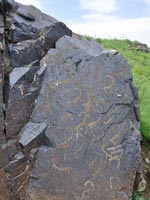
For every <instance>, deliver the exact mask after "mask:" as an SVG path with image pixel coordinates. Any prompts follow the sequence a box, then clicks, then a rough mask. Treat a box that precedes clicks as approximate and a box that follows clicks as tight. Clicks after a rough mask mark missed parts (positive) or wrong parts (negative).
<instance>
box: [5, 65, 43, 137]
mask: <svg viewBox="0 0 150 200" xmlns="http://www.w3.org/2000/svg"><path fill="white" fill-rule="evenodd" d="M45 69H46V68H45V67H39V66H34V67H19V68H15V69H14V70H13V71H12V72H11V73H10V75H9V80H10V90H9V94H8V96H9V101H8V105H7V107H6V116H5V118H6V119H5V124H6V129H7V131H6V135H7V138H16V137H17V135H18V134H19V132H20V131H21V129H22V128H23V126H24V125H25V123H27V122H28V121H29V120H30V115H31V113H32V110H33V108H34V104H35V101H36V98H37V96H38V94H39V91H40V88H41V85H42V80H43V77H44V72H45Z"/></svg>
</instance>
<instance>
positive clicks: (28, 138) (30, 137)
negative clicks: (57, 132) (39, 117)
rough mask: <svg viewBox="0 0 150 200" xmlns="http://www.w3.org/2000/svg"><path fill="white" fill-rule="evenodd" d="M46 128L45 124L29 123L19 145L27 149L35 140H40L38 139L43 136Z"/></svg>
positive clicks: (22, 132)
mask: <svg viewBox="0 0 150 200" xmlns="http://www.w3.org/2000/svg"><path fill="white" fill-rule="evenodd" d="M45 128H46V124H45V123H32V122H29V123H28V124H27V125H26V126H25V127H24V128H23V130H22V131H21V133H20V140H19V143H20V144H21V145H22V146H23V147H27V146H28V145H29V144H31V143H32V142H33V141H34V140H36V139H38V137H39V136H40V135H41V134H43V132H44V130H45Z"/></svg>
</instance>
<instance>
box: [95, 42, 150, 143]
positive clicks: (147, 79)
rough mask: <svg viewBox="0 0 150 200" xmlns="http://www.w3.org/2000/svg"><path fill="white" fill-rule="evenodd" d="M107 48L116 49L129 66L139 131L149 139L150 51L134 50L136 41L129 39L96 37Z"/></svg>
mask: <svg viewBox="0 0 150 200" xmlns="http://www.w3.org/2000/svg"><path fill="white" fill-rule="evenodd" d="M97 42H99V43H100V44H102V45H103V46H104V47H105V48H108V49H117V50H118V51H119V53H120V54H122V55H123V56H124V57H125V58H126V59H127V61H128V63H129V65H130V66H131V71H132V74H133V81H134V84H135V86H136V87H137V88H138V91H139V100H140V112H141V132H142V134H143V136H144V137H145V138H146V139H147V140H150V53H149V54H148V53H144V52H140V51H137V50H136V42H131V41H129V40H116V39H113V40H110V39H109V40H108V39H97Z"/></svg>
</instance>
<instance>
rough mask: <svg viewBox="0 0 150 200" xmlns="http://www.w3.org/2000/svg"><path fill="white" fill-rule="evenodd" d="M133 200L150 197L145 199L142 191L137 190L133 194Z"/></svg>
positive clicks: (142, 199)
mask: <svg viewBox="0 0 150 200" xmlns="http://www.w3.org/2000/svg"><path fill="white" fill-rule="evenodd" d="M132 200H150V199H145V198H143V197H142V196H141V194H140V193H138V192H136V193H134V194H133V196H132Z"/></svg>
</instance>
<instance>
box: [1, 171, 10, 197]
mask: <svg viewBox="0 0 150 200" xmlns="http://www.w3.org/2000/svg"><path fill="white" fill-rule="evenodd" d="M0 199H1V200H11V199H12V196H11V193H10V190H9V179H8V178H7V177H6V174H5V170H4V169H0Z"/></svg>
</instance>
